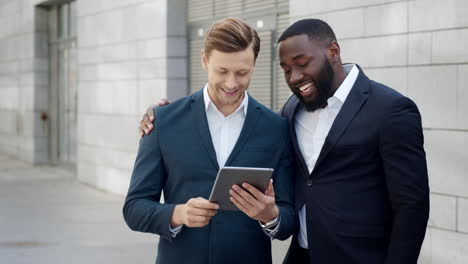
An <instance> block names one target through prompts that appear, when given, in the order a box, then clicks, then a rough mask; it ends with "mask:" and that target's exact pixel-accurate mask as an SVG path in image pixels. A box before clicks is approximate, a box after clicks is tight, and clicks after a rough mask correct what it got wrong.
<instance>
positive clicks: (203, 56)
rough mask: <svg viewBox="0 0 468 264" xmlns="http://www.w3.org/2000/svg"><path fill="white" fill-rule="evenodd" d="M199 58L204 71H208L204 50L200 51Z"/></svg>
mask: <svg viewBox="0 0 468 264" xmlns="http://www.w3.org/2000/svg"><path fill="white" fill-rule="evenodd" d="M201 58H202V67H203V69H204V70H205V71H207V70H208V58H207V56H206V53H205V50H204V49H202V50H201Z"/></svg>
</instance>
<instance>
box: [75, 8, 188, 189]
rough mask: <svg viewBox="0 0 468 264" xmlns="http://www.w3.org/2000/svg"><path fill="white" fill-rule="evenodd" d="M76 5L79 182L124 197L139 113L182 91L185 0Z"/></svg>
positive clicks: (136, 139) (185, 75) (134, 150)
mask: <svg viewBox="0 0 468 264" xmlns="http://www.w3.org/2000/svg"><path fill="white" fill-rule="evenodd" d="M77 4H78V6H77V8H78V49H79V51H78V52H79V55H78V57H79V58H78V60H79V75H80V76H79V86H78V103H79V105H78V112H79V114H78V116H79V120H78V127H79V128H78V178H79V179H80V180H81V181H83V182H86V183H89V184H91V185H93V186H97V187H98V188H102V189H105V190H108V191H112V192H116V193H126V191H127V188H128V183H129V179H130V175H131V171H132V169H133V164H134V160H135V156H136V151H137V149H138V140H139V135H138V131H137V127H138V124H139V120H140V118H141V115H142V113H143V112H144V111H145V109H146V108H147V107H148V106H149V105H151V104H152V103H153V102H154V100H156V99H158V98H162V97H166V98H170V99H174V98H176V97H180V96H183V95H185V94H186V91H187V70H186V69H187V66H186V65H187V59H186V53H187V48H186V36H185V35H186V29H185V28H186V27H185V12H186V10H185V1H183V0H177V1H174V0H171V1H169V0H121V1H114V0H113V1H111V0H79V1H78V2H77Z"/></svg>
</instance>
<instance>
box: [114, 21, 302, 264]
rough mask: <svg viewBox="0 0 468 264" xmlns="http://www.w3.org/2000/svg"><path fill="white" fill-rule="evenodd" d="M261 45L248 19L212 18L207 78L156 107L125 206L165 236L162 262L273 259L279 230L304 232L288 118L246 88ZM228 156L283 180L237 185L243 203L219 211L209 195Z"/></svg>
mask: <svg viewBox="0 0 468 264" xmlns="http://www.w3.org/2000/svg"><path fill="white" fill-rule="evenodd" d="M259 49H260V39H259V37H258V34H257V32H256V31H255V30H254V29H252V28H251V27H250V26H248V25H247V24H245V23H244V22H242V21H241V20H238V19H234V18H229V19H224V20H222V21H219V22H217V23H215V24H213V25H212V27H211V28H210V30H209V31H208V32H207V36H206V40H205V47H204V49H203V50H202V63H203V68H204V69H205V70H206V71H207V73H208V83H207V85H206V86H205V87H204V88H203V89H202V90H200V91H198V92H195V93H194V94H192V95H190V96H188V97H185V98H182V99H180V100H178V101H176V102H174V103H172V104H170V105H168V106H164V107H160V108H157V109H155V111H154V115H155V116H156V117H157V118H156V119H155V122H154V127H155V128H156V129H155V131H154V132H153V133H151V134H150V135H148V136H145V137H144V138H142V140H141V142H140V147H139V150H138V156H137V158H136V161H135V167H134V170H133V174H132V178H131V182H130V187H129V190H128V195H127V197H126V200H125V204H124V208H123V214H124V218H125V221H126V222H127V224H128V226H129V227H130V228H131V229H132V230H135V231H141V232H148V233H154V234H157V235H159V236H160V240H159V247H158V252H157V259H156V263H164V264H166V263H174V264H179V263H195V264H196V263H200V264H206V263H213V264H217V263H252V264H253V263H271V262H272V259H271V239H275V238H278V239H286V238H288V237H289V236H290V235H292V234H293V233H294V232H295V231H296V227H297V217H296V216H295V213H294V202H293V198H294V197H293V196H294V195H293V190H294V181H293V177H294V173H295V172H294V159H293V155H292V146H291V144H290V141H289V140H285V139H288V138H289V128H288V122H287V120H285V119H284V118H281V117H280V116H278V115H276V114H275V113H273V112H272V111H270V110H269V109H267V108H266V107H265V106H263V105H261V104H260V103H258V102H257V101H255V99H253V98H252V97H250V96H249V95H248V94H247V92H246V90H247V88H248V86H249V82H250V79H251V76H252V73H253V70H254V66H255V60H256V58H257V55H258V52H259ZM225 165H226V166H245V167H261V168H274V173H273V176H272V178H273V180H274V185H273V184H272V182H271V181H270V184H269V186H268V190H267V191H266V192H265V193H262V192H260V191H259V190H257V189H256V188H255V187H253V186H251V185H249V184H247V183H244V184H242V186H237V185H234V186H233V187H232V189H231V190H230V195H231V201H232V202H233V203H234V204H235V205H236V206H237V207H238V208H239V209H240V211H221V210H220V211H218V210H217V209H218V205H217V204H215V203H212V202H210V201H208V200H207V199H208V196H209V194H210V191H211V189H212V187H213V183H214V180H215V178H216V174H217V172H218V170H219V168H221V167H223V166H225ZM273 186H274V189H273ZM161 193H164V203H162V202H161V201H160V198H161Z"/></svg>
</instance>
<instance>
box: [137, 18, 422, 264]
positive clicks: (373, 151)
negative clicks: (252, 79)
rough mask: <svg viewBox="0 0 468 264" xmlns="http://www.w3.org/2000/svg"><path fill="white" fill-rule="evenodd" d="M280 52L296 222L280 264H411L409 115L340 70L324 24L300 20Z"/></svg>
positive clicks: (378, 87) (409, 109) (416, 172)
mask: <svg viewBox="0 0 468 264" xmlns="http://www.w3.org/2000/svg"><path fill="white" fill-rule="evenodd" d="M278 42H279V58H280V64H281V67H282V68H283V70H284V76H285V80H286V82H287V83H288V85H289V87H290V89H291V91H292V92H293V95H292V96H291V97H290V98H289V100H288V102H287V103H286V104H285V106H284V107H283V109H282V110H281V115H282V116H284V117H286V118H287V119H288V120H289V123H290V129H291V136H292V141H293V145H294V149H295V154H296V165H297V175H296V188H295V197H296V199H295V209H296V210H297V211H298V215H299V220H300V230H299V232H298V233H297V234H295V235H294V237H293V241H292V243H291V246H290V248H289V251H288V254H287V256H286V258H285V260H284V263H288V264H289V263H319V264H321V263H323V264H329V263H331V264H335V263H336V264H340V263H347V264H348V263H359V264H363V263H369V264H371V263H372V264H373V263H387V264H390V263H392V264H393V263H394V264H402V263H416V262H417V259H418V256H419V252H420V249H421V245H422V242H423V240H424V236H425V230H426V225H427V220H428V217H429V186H428V176H427V165H426V158H425V152H424V148H423V132H422V126H421V116H420V114H419V111H418V109H417V107H416V105H415V104H414V103H413V101H411V100H410V99H408V98H407V97H405V96H403V95H401V94H399V93H398V92H396V91H394V90H393V89H391V88H389V87H387V86H385V85H383V84H380V83H377V82H375V81H372V80H370V79H368V78H367V77H366V75H365V74H364V72H363V71H362V69H361V68H360V67H359V66H358V65H356V64H345V65H343V64H342V62H341V58H340V46H339V45H338V42H337V40H336V37H335V34H334V32H333V30H332V29H331V28H330V26H329V25H328V24H327V23H325V22H324V21H322V20H319V19H304V20H300V21H298V22H296V23H294V24H293V25H291V26H290V27H289V28H288V29H286V30H285V32H284V33H283V34H282V35H281V37H280V39H279V41H278ZM383 52H384V51H383ZM395 77H396V78H397V76H395ZM149 119H150V117H149V116H145V117H144V120H143V122H142V126H141V130H142V131H144V132H148V130H149V127H148V126H147V125H146V124H147V123H148V122H149Z"/></svg>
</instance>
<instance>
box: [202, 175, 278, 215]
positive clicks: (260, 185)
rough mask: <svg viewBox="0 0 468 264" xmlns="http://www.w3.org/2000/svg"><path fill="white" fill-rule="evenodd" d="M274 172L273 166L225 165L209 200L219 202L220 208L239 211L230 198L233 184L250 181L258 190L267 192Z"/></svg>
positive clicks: (217, 177) (239, 184)
mask: <svg viewBox="0 0 468 264" xmlns="http://www.w3.org/2000/svg"><path fill="white" fill-rule="evenodd" d="M272 174H273V169H271V168H250V167H224V168H221V169H220V170H219V171H218V175H217V176H216V180H215V183H214V185H213V188H212V190H211V195H210V198H209V201H211V202H215V203H218V204H219V210H228V211H238V210H239V208H237V206H236V205H234V204H233V203H232V202H231V200H230V198H231V195H230V194H229V190H230V189H231V188H232V186H233V185H238V186H242V184H243V183H248V184H250V185H252V186H253V187H255V188H256V189H257V190H258V191H260V192H262V193H265V191H266V190H267V187H268V183H269V181H270V179H271V176H272Z"/></svg>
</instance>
